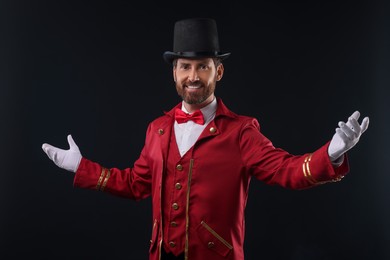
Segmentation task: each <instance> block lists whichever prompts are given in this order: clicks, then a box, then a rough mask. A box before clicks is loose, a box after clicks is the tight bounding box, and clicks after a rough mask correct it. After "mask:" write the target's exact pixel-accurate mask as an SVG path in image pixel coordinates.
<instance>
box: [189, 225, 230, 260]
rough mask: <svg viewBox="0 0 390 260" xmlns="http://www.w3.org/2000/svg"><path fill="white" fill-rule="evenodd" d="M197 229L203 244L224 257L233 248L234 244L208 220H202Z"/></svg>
mask: <svg viewBox="0 0 390 260" xmlns="http://www.w3.org/2000/svg"><path fill="white" fill-rule="evenodd" d="M196 230H197V234H198V236H199V239H200V240H201V242H202V244H203V245H204V246H205V247H207V248H208V249H210V250H213V251H214V252H216V253H218V254H220V255H221V256H223V257H226V256H227V255H228V254H229V253H230V252H231V251H232V250H233V246H232V245H231V244H230V243H229V242H227V241H226V240H225V239H223V238H222V237H221V236H220V235H219V234H218V233H217V232H215V230H214V229H212V228H211V227H210V226H209V225H208V224H207V223H206V222H204V221H202V222H201V223H200V224H199V226H198V227H197V228H196Z"/></svg>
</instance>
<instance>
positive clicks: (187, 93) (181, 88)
mask: <svg viewBox="0 0 390 260" xmlns="http://www.w3.org/2000/svg"><path fill="white" fill-rule="evenodd" d="M187 85H188V83H187V82H185V83H176V90H177V94H178V95H179V96H180V97H181V98H182V99H183V101H184V102H186V103H187V104H191V105H195V104H202V103H203V102H204V101H205V100H207V98H208V97H210V96H211V95H212V94H213V93H214V91H215V86H216V81H212V82H210V83H209V84H208V85H206V84H203V83H202V82H201V81H195V82H192V83H191V86H199V88H198V89H196V90H194V91H193V90H189V89H188V87H187Z"/></svg>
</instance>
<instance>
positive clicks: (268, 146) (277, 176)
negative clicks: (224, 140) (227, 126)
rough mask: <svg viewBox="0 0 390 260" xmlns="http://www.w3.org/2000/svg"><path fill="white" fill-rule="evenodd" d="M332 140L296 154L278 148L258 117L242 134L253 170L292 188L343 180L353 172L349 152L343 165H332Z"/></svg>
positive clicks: (258, 175)
mask: <svg viewBox="0 0 390 260" xmlns="http://www.w3.org/2000/svg"><path fill="white" fill-rule="evenodd" d="M329 143H330V142H327V143H326V144H325V145H323V146H322V147H320V148H319V149H318V150H316V151H314V152H312V153H306V154H303V155H292V154H290V153H288V152H287V151H285V150H283V149H280V148H275V147H274V146H273V144H272V142H271V141H270V140H269V139H268V138H266V137H265V136H264V135H263V134H262V133H261V132H260V126H259V123H258V121H257V120H256V119H253V120H251V121H250V122H249V123H247V124H245V125H244V127H243V128H242V132H241V135H240V147H241V152H242V160H243V162H244V164H245V165H246V167H247V169H248V171H249V173H250V174H251V175H253V176H255V177H256V178H257V179H259V180H261V181H264V182H266V183H267V184H270V185H280V186H283V187H285V188H290V189H305V188H310V187H313V186H316V185H319V184H324V183H328V182H336V181H340V180H341V179H342V178H343V177H344V176H345V175H346V174H347V173H348V172H349V164H348V158H347V155H346V154H345V155H344V161H343V163H342V164H341V165H340V166H338V167H335V166H333V165H332V163H331V161H330V159H329V156H328V146H329Z"/></svg>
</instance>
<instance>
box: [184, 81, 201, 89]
mask: <svg viewBox="0 0 390 260" xmlns="http://www.w3.org/2000/svg"><path fill="white" fill-rule="evenodd" d="M189 85H190V86H195V87H202V86H203V83H202V82H201V81H200V80H197V81H186V82H184V83H183V86H189Z"/></svg>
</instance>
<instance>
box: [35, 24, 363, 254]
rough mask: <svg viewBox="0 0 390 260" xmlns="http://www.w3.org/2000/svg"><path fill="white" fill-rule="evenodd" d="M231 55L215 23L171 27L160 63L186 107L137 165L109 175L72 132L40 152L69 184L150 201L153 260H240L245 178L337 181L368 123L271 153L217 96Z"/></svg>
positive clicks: (254, 125) (151, 139)
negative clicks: (295, 151)
mask: <svg viewBox="0 0 390 260" xmlns="http://www.w3.org/2000/svg"><path fill="white" fill-rule="evenodd" d="M229 55H230V53H223V52H221V51H220V49H219V40H218V33H217V25H216V22H215V21H214V20H213V19H206V18H196V19H185V20H180V21H177V22H176V23H175V26H174V44H173V51H172V52H171V51H167V52H165V53H164V54H163V58H164V59H165V61H167V62H168V63H169V64H172V65H173V79H174V81H175V84H176V90H177V92H178V94H179V95H180V96H181V98H182V99H183V101H182V102H181V103H179V104H178V105H177V106H175V107H174V108H172V110H170V111H169V112H166V113H165V114H164V115H162V116H160V117H158V118H157V119H155V120H154V121H153V122H151V123H150V124H149V126H148V129H147V132H146V139H145V144H144V147H143V149H142V151H141V154H140V156H139V158H138V159H137V160H136V161H135V163H134V165H133V167H130V168H127V169H118V168H111V169H108V168H105V167H104V166H101V165H100V164H98V163H96V162H93V161H91V160H88V159H87V158H84V157H83V156H82V155H81V153H80V150H79V148H78V146H77V145H76V143H75V142H74V141H73V139H72V137H71V135H69V136H68V142H69V145H70V149H69V150H63V149H60V148H57V147H54V146H52V145H49V144H46V143H45V144H43V146H42V148H43V150H44V152H45V153H46V154H47V155H48V156H49V158H50V159H51V160H53V161H54V163H55V164H56V165H57V166H59V167H61V168H63V169H66V170H68V171H71V172H75V177H74V186H75V187H80V188H86V189H92V190H98V191H104V192H108V193H111V194H114V195H117V196H121V197H127V198H130V199H133V200H140V199H144V198H147V197H149V196H151V197H152V203H153V223H152V225H153V229H152V236H151V244H150V256H149V259H150V260H160V259H163V260H166V259H186V260H187V259H189V260H204V259H213V260H218V259H221V260H222V259H224V260H242V259H244V250H243V248H244V244H243V243H244V230H245V222H244V211H245V206H246V201H247V197H248V188H249V183H250V180H251V178H252V177H255V178H257V179H259V180H261V181H263V182H265V183H267V184H270V185H280V186H282V187H285V188H290V189H306V188H310V187H315V186H317V185H321V184H324V183H328V182H336V181H340V180H341V179H342V178H343V177H344V176H345V175H346V174H347V173H348V171H349V166H348V158H347V155H346V152H347V151H348V150H349V149H351V148H352V147H354V146H355V145H356V143H357V142H358V141H359V138H360V137H361V135H362V134H363V133H364V132H365V131H366V129H367V127H368V124H369V119H368V117H366V118H364V119H363V120H362V122H361V124H360V123H359V122H358V120H359V117H360V113H359V112H358V111H356V112H354V113H353V114H352V115H351V116H350V117H349V118H348V120H347V121H346V122H343V121H340V122H339V124H338V127H337V128H336V131H335V133H334V135H333V137H332V139H331V140H330V141H329V142H327V143H325V144H324V145H323V146H322V147H320V148H319V149H318V150H316V151H314V152H311V153H306V154H303V155H292V154H290V153H288V152H287V151H285V150H283V149H280V148H276V147H274V146H273V144H272V142H271V141H270V140H269V139H267V137H265V136H264V135H263V134H262V133H261V131H260V125H259V123H258V121H257V120H256V119H255V118H252V117H248V116H243V115H237V114H235V113H233V112H232V111H230V110H229V109H228V108H227V107H226V106H225V105H224V103H223V102H222V100H221V99H220V98H218V97H216V96H215V95H214V92H215V88H216V84H217V82H218V81H220V80H221V79H222V76H223V73H224V66H223V64H222V61H223V60H224V59H226V58H228V57H229Z"/></svg>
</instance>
